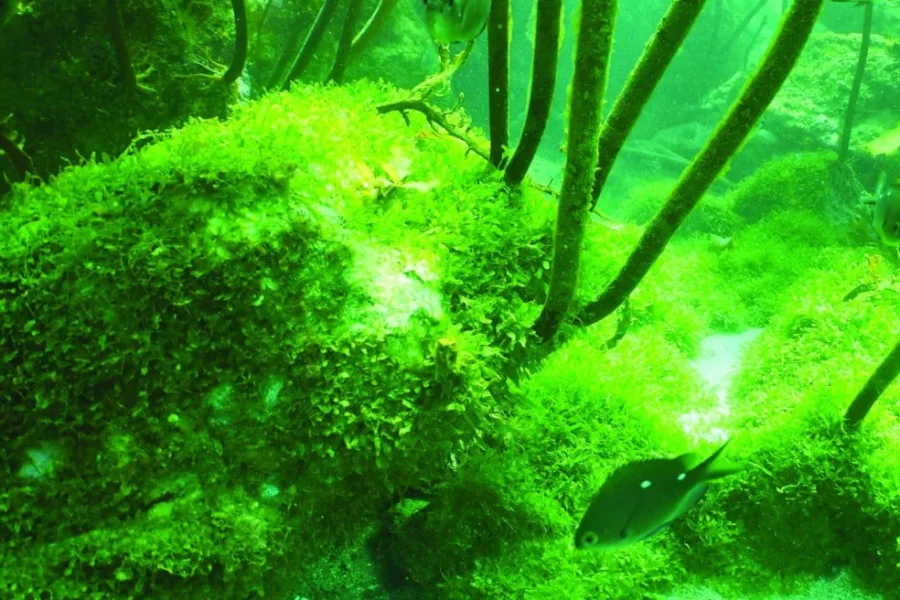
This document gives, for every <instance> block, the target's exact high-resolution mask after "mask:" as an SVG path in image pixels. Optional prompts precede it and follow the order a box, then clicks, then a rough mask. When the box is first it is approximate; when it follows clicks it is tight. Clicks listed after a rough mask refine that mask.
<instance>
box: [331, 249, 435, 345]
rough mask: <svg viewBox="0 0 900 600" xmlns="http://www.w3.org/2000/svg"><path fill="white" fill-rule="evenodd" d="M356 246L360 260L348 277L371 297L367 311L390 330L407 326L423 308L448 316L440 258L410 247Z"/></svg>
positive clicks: (429, 312)
mask: <svg viewBox="0 0 900 600" xmlns="http://www.w3.org/2000/svg"><path fill="white" fill-rule="evenodd" d="M355 246H356V248H355V251H356V252H355V255H356V260H355V261H354V265H353V267H352V269H351V271H350V273H349V275H348V278H349V279H350V280H351V282H352V283H355V284H356V285H358V286H360V287H361V288H362V289H363V290H364V291H365V292H366V293H367V295H368V296H369V298H370V299H371V302H372V303H371V305H370V306H368V307H365V308H364V309H363V313H364V314H365V313H368V316H370V317H371V316H374V317H375V318H377V319H378V320H379V321H380V322H381V323H382V324H383V325H384V326H385V327H386V328H387V329H389V330H390V329H405V328H407V327H408V325H409V321H410V319H411V318H412V316H413V315H414V314H416V313H418V312H420V311H421V312H424V313H425V314H427V315H428V316H430V317H431V318H433V319H435V320H441V319H442V318H443V317H444V308H443V306H442V303H441V300H442V299H441V295H440V292H439V291H438V282H439V274H438V270H437V268H436V266H435V265H434V263H435V262H436V259H433V260H429V259H428V258H427V257H425V256H421V255H419V256H416V255H413V253H412V252H410V251H408V250H398V249H394V248H380V247H376V246H370V245H366V244H363V243H358V244H355ZM355 309H356V310H358V307H355ZM360 316H361V315H358V314H354V315H353V319H352V320H350V322H352V321H353V320H355V321H361V320H362V319H360ZM365 320H369V319H365Z"/></svg>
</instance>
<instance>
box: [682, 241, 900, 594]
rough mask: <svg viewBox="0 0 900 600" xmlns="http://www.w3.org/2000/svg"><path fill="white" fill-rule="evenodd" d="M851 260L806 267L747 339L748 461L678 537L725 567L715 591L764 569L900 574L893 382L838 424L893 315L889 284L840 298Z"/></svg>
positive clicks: (870, 576)
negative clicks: (850, 425)
mask: <svg viewBox="0 0 900 600" xmlns="http://www.w3.org/2000/svg"><path fill="white" fill-rule="evenodd" d="M860 263H862V265H864V264H865V257H864V255H863V253H861V252H859V251H855V252H848V253H846V254H845V255H844V256H843V257H836V258H833V259H832V260H831V261H829V264H828V266H827V267H825V266H823V267H822V268H814V269H810V270H809V271H808V272H807V274H806V276H805V277H804V278H803V279H802V280H799V281H797V282H796V283H795V284H794V285H793V286H791V288H790V289H789V291H788V294H787V295H788V296H789V297H790V298H791V299H792V301H791V302H790V303H785V305H784V307H783V309H782V311H781V312H780V314H778V315H777V316H776V317H775V318H774V319H773V322H772V324H771V325H770V327H769V328H767V330H766V331H765V332H764V333H763V334H762V336H760V337H759V338H758V339H757V340H756V341H754V342H753V343H752V344H751V345H750V347H749V348H748V351H747V357H746V358H745V360H744V367H743V369H742V371H741V373H740V374H739V375H738V377H737V379H736V380H735V390H734V391H735V395H736V397H737V398H739V401H738V402H736V403H734V405H733V412H734V414H733V416H734V419H735V426H736V427H738V428H739V429H740V430H741V432H742V433H741V439H742V440H743V441H742V442H741V444H740V445H741V447H742V448H743V452H744V453H745V454H744V457H745V458H746V461H747V463H746V464H747V469H746V471H745V473H744V474H743V475H742V476H739V477H736V478H734V479H728V480H725V481H723V486H722V488H723V489H722V493H721V494H716V495H715V496H713V497H711V499H710V502H711V507H710V511H711V513H712V514H713V515H718V517H719V519H721V520H720V521H719V523H718V524H716V523H715V521H712V520H711V521H709V522H708V523H706V524H699V523H697V524H690V525H691V529H693V530H695V532H696V533H694V534H691V535H690V537H688V538H687V539H686V541H687V542H688V543H689V544H690V545H691V546H692V547H693V548H694V550H693V551H692V552H690V554H689V557H688V560H689V563H690V565H692V569H699V572H698V574H700V575H701V577H706V576H707V575H708V576H712V577H715V576H716V575H717V574H722V573H723V572H728V573H729V574H730V577H729V579H730V581H728V580H725V581H722V582H721V584H722V585H723V586H725V588H726V589H728V588H729V587H730V588H732V589H733V588H740V587H743V588H744V589H746V588H748V587H755V586H757V585H768V584H769V582H770V581H771V580H772V576H771V574H772V573H773V572H777V573H780V574H782V576H783V579H782V580H781V581H779V582H777V585H778V586H779V587H780V586H782V585H788V584H789V583H790V582H791V581H792V580H793V579H794V578H795V577H796V576H797V575H798V574H805V575H810V576H815V577H826V576H830V575H831V574H833V573H834V572H837V571H840V570H842V569H845V568H846V569H850V570H851V572H852V573H853V575H854V576H855V577H857V578H858V579H860V580H861V581H862V582H863V584H864V585H865V586H866V587H870V588H872V589H874V590H877V591H879V592H881V593H884V594H885V597H892V596H891V595H892V594H894V593H895V591H896V589H897V585H898V582H900V577H898V573H900V572H898V570H897V564H898V562H900V554H898V547H897V544H896V540H897V538H898V537H900V515H898V513H897V511H896V507H897V506H898V503H900V479H898V476H897V473H898V471H897V458H896V457H897V455H898V449H900V411H898V403H897V400H898V397H900V393H898V389H897V387H896V386H890V387H888V388H887V389H886V390H885V391H884V393H883V395H882V396H881V398H879V400H878V402H877V403H876V404H875V406H874V408H873V410H872V412H871V413H870V415H869V416H868V417H867V419H866V421H865V422H864V423H863V426H862V429H861V430H860V431H859V432H857V433H850V432H847V431H846V430H845V429H843V428H842V426H841V423H840V419H841V416H842V415H843V413H844V411H845V410H846V409H847V407H848V406H849V404H850V401H851V400H852V399H853V398H854V396H855V395H856V393H857V392H858V391H859V389H860V388H861V387H862V386H863V385H864V383H865V382H866V380H867V379H868V377H869V376H870V374H871V373H872V372H873V370H874V369H875V368H876V366H877V365H878V364H879V363H880V361H881V360H882V359H883V357H884V356H886V354H887V353H888V352H889V350H890V348H891V346H892V344H893V343H894V341H895V339H894V337H893V336H894V335H895V332H896V331H897V330H898V326H900V319H898V312H897V297H898V296H897V294H896V292H893V291H884V292H881V293H867V294H863V295H859V296H857V297H855V298H853V299H851V300H847V299H845V298H846V293H847V292H848V291H850V289H852V287H853V286H854V285H855V283H856V281H857V278H858V277H859V276H860V274H861V273H865V272H866V269H865V267H864V266H862V265H861V264H860ZM893 270H894V269H890V271H893ZM881 275H882V276H883V275H885V273H884V272H883V270H882V272H881ZM726 523H727V524H728V525H725V524H726ZM686 525H687V524H686ZM798 525H800V526H798ZM695 535H696V536H697V537H695ZM776 589H777V588H776ZM734 593H735V592H734V591H732V594H731V595H733V594H734Z"/></svg>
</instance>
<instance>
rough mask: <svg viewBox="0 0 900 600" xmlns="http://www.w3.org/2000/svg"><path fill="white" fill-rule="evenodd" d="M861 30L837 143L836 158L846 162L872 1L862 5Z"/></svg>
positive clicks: (869, 34) (865, 56)
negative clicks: (853, 71)
mask: <svg viewBox="0 0 900 600" xmlns="http://www.w3.org/2000/svg"><path fill="white" fill-rule="evenodd" d="M863 10H864V11H865V12H864V13H863V32H862V41H861V42H860V44H859V58H858V60H857V61H856V73H855V74H854V75H853V87H852V88H851V89H850V100H849V101H848V102H847V110H846V111H845V112H844V127H843V129H842V131H841V139H840V142H839V144H838V160H839V161H840V162H846V161H847V157H848V156H849V154H850V136H851V135H852V133H853V119H854V117H855V116H856V104H857V102H858V101H859V90H860V88H861V87H862V80H863V77H864V76H865V74H866V61H867V60H868V57H869V43H870V41H871V39H872V2H867V3H866V4H864V5H863Z"/></svg>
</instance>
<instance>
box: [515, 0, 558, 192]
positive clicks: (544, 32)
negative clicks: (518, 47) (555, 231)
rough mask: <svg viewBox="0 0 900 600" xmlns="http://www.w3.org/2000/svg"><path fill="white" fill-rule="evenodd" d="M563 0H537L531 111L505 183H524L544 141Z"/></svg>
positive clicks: (552, 88) (526, 119) (553, 84)
mask: <svg viewBox="0 0 900 600" xmlns="http://www.w3.org/2000/svg"><path fill="white" fill-rule="evenodd" d="M562 8H563V0H538V2H537V22H536V24H535V32H534V40H535V41H534V60H533V61H532V71H531V94H530V96H529V99H528V114H527V115H526V117H525V125H524V127H523V129H522V137H521V138H520V139H519V145H518V146H517V147H516V151H515V153H514V154H513V156H512V158H511V159H510V161H509V164H508V165H507V166H506V172H505V173H504V177H505V179H506V185H508V186H511V187H515V186H517V185H519V184H520V183H522V180H523V179H525V174H526V173H528V168H529V167H530V166H531V162H532V161H533V160H534V157H535V155H536V154H537V151H538V146H540V144H541V138H542V137H543V136H544V131H545V130H546V129H547V122H548V121H549V119H550V105H551V103H552V101H553V90H554V89H555V88H556V70H557V65H558V63H559V37H560V33H561V28H562V23H561V19H562Z"/></svg>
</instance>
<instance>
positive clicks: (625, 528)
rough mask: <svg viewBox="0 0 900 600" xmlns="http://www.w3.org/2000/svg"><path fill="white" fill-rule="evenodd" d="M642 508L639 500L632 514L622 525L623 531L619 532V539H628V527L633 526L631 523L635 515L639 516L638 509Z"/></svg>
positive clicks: (629, 514)
mask: <svg viewBox="0 0 900 600" xmlns="http://www.w3.org/2000/svg"><path fill="white" fill-rule="evenodd" d="M640 507H641V501H640V500H638V501H637V502H635V503H634V508H632V509H631V512H630V513H628V518H627V519H625V524H624V525H622V529H621V530H620V531H619V539H622V540H624V539H625V538H627V537H628V526H629V525H631V521H632V520H633V519H634V515H636V514H637V511H638V509H639V508H640Z"/></svg>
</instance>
